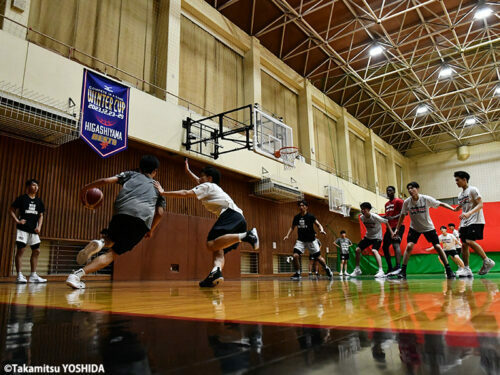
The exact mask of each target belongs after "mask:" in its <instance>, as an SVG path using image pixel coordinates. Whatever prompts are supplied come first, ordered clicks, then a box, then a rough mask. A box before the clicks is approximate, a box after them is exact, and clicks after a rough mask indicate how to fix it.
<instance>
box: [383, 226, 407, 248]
mask: <svg viewBox="0 0 500 375" xmlns="http://www.w3.org/2000/svg"><path fill="white" fill-rule="evenodd" d="M391 229H392V231H393V232H394V230H395V229H396V227H394V228H391ZM404 234H405V226H404V225H401V226H400V227H399V231H398V235H397V237H395V238H392V237H391V232H389V231H388V230H386V231H385V233H384V246H387V245H386V244H394V243H401V238H403V235H404Z"/></svg>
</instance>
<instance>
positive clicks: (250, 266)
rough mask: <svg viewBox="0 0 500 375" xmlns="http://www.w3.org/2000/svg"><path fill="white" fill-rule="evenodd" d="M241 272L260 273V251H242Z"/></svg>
mask: <svg viewBox="0 0 500 375" xmlns="http://www.w3.org/2000/svg"><path fill="white" fill-rule="evenodd" d="M240 262H241V273H242V274H258V273H259V254H258V253H240Z"/></svg>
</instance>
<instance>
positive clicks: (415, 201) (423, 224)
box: [394, 181, 455, 279]
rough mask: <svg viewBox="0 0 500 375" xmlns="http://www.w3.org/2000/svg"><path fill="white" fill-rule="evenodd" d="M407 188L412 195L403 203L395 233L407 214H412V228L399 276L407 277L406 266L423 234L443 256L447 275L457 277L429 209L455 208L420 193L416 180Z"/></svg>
mask: <svg viewBox="0 0 500 375" xmlns="http://www.w3.org/2000/svg"><path fill="white" fill-rule="evenodd" d="M406 188H407V189H408V193H409V194H410V197H409V198H407V199H406V200H405V201H404V203H403V209H402V210H401V216H400V217H399V221H398V225H397V226H396V231H395V233H394V235H397V234H398V231H399V228H400V227H401V224H403V220H404V218H405V216H406V215H407V214H410V230H409V231H408V235H407V237H406V242H407V244H406V250H405V253H404V257H403V266H402V267H401V271H400V272H399V277H400V278H403V279H406V267H407V265H408V261H409V260H410V256H411V252H412V250H413V247H414V246H415V244H416V243H417V242H418V239H419V238H420V235H422V234H423V235H424V237H425V239H426V240H427V241H429V242H430V243H431V244H432V246H433V247H434V249H436V251H437V253H438V255H439V257H440V258H441V261H442V262H443V264H444V266H445V269H446V277H447V278H448V279H453V278H455V274H454V273H453V271H452V270H451V268H450V265H449V264H448V259H447V258H446V254H445V253H444V251H443V248H442V247H441V245H440V244H439V238H438V235H437V233H436V229H435V227H434V223H433V222H432V219H431V216H430V215H429V209H430V208H431V207H432V208H437V207H440V206H441V207H444V208H447V209H448V210H451V211H454V210H455V209H454V208H453V207H451V206H450V205H449V204H446V203H443V202H440V201H438V200H436V199H434V198H433V197H430V196H428V195H424V194H419V191H418V189H419V188H420V185H419V184H418V183H417V182H415V181H413V182H410V183H408V184H407V185H406Z"/></svg>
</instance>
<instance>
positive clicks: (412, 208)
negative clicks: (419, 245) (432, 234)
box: [401, 194, 441, 233]
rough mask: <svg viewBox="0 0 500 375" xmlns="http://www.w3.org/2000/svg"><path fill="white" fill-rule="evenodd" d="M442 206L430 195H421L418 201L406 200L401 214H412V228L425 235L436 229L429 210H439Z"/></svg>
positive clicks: (410, 198)
mask: <svg viewBox="0 0 500 375" xmlns="http://www.w3.org/2000/svg"><path fill="white" fill-rule="evenodd" d="M440 204H441V202H439V201H437V200H436V199H434V198H432V197H429V196H428V195H424V194H419V195H418V200H417V201H414V200H413V199H412V197H409V198H406V199H405V202H404V203H403V209H402V210H401V213H402V214H408V213H409V214H410V228H412V229H413V230H415V231H417V232H419V233H424V232H428V231H431V230H434V229H435V228H434V223H433V222H432V219H431V215H429V208H431V207H432V208H437V207H439V205H440Z"/></svg>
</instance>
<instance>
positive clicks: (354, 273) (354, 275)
mask: <svg viewBox="0 0 500 375" xmlns="http://www.w3.org/2000/svg"><path fill="white" fill-rule="evenodd" d="M362 273H363V272H361V268H359V267H356V268H355V269H354V271H352V273H351V274H350V275H349V276H351V277H356V276H360V275H361V274H362Z"/></svg>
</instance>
